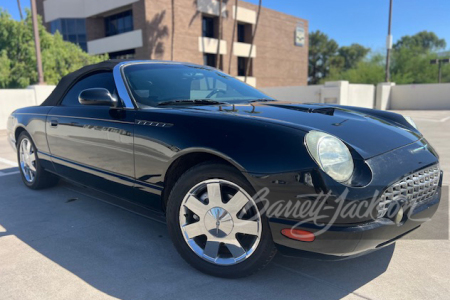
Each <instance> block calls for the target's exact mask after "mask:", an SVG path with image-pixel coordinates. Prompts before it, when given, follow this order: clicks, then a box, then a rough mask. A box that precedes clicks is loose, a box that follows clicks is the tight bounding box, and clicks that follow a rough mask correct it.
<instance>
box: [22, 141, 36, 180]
mask: <svg viewBox="0 0 450 300" xmlns="http://www.w3.org/2000/svg"><path fill="white" fill-rule="evenodd" d="M19 164H20V168H21V169H22V174H23V176H24V177H25V180H26V181H27V182H29V183H32V182H33V181H34V179H35V178H36V151H35V149H34V147H33V144H32V143H31V141H30V140H29V139H28V138H24V139H22V141H21V142H20V146H19Z"/></svg>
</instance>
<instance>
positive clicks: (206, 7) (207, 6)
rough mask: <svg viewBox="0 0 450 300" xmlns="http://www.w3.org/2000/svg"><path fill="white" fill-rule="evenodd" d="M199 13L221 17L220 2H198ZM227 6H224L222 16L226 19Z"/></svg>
mask: <svg viewBox="0 0 450 300" xmlns="http://www.w3.org/2000/svg"><path fill="white" fill-rule="evenodd" d="M196 2H197V11H199V12H201V13H205V14H208V15H213V16H218V15H219V6H220V5H219V1H217V0H197V1H196ZM226 11H227V6H226V5H225V4H222V16H223V17H226Z"/></svg>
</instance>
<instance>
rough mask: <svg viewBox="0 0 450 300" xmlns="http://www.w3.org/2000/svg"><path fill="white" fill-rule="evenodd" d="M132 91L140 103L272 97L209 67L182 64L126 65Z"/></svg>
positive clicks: (238, 100)
mask: <svg viewBox="0 0 450 300" xmlns="http://www.w3.org/2000/svg"><path fill="white" fill-rule="evenodd" d="M124 75H125V79H126V82H127V84H128V87H129V89H130V92H131V94H132V95H133V97H134V99H135V101H136V102H137V103H138V104H140V105H141V106H142V105H144V106H158V104H160V103H162V102H167V101H176V100H197V99H211V100H215V101H220V102H228V103H238V102H243V103H244V102H248V101H251V100H255V99H261V98H269V97H268V96H267V95H265V94H263V93H262V92H260V91H258V90H257V89H255V88H253V87H251V86H249V85H247V84H245V83H243V82H242V81H240V80H238V79H236V78H234V77H232V76H229V75H227V74H225V73H222V72H220V71H218V70H216V69H212V68H209V67H201V66H193V65H182V64H162V63H153V64H152V63H149V64H134V65H129V66H126V67H125V68H124Z"/></svg>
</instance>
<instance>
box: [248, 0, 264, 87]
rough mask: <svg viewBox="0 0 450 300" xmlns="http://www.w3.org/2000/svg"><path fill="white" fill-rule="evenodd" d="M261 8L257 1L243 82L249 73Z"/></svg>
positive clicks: (260, 1) (260, 0) (260, 2)
mask: <svg viewBox="0 0 450 300" xmlns="http://www.w3.org/2000/svg"><path fill="white" fill-rule="evenodd" d="M261 7H262V0H259V4H258V12H257V13H256V23H255V28H254V29H253V34H252V42H251V44H250V51H249V52H248V59H247V67H246V70H245V80H244V82H247V77H248V75H249V73H250V63H251V61H252V52H253V46H254V45H255V37H256V31H257V30H258V24H259V16H260V15H261Z"/></svg>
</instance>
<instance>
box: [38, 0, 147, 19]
mask: <svg viewBox="0 0 450 300" xmlns="http://www.w3.org/2000/svg"><path fill="white" fill-rule="evenodd" d="M137 1H139V0H108V1H104V0H78V1H74V0H46V1H44V11H45V22H51V21H53V20H56V19H61V18H82V19H84V18H88V17H91V16H95V15H98V14H101V13H104V12H107V11H110V10H114V9H116V8H119V7H123V6H125V5H129V4H131V3H134V2H137Z"/></svg>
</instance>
